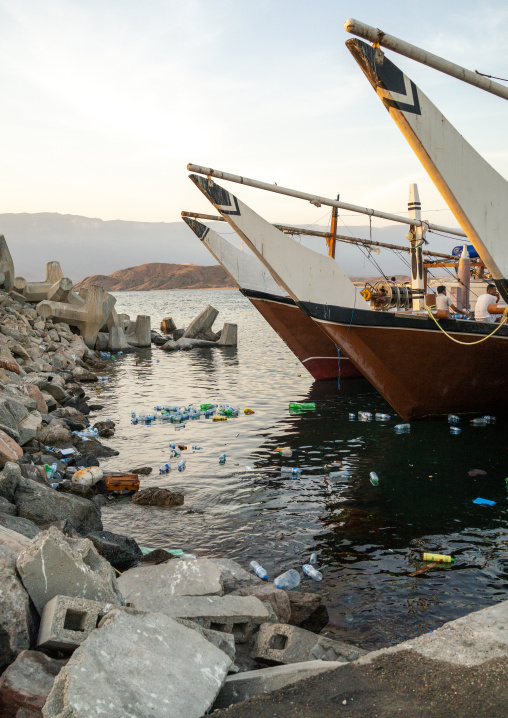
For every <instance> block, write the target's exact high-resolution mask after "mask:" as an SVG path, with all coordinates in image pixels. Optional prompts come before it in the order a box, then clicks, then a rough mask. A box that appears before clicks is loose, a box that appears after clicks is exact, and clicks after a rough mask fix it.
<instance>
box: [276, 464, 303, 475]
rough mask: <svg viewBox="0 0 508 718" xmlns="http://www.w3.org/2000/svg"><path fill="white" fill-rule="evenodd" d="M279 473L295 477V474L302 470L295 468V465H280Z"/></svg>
mask: <svg viewBox="0 0 508 718" xmlns="http://www.w3.org/2000/svg"><path fill="white" fill-rule="evenodd" d="M280 473H281V475H282V476H292V477H296V476H301V474H302V470H301V469H297V468H296V466H282V467H281V470H280Z"/></svg>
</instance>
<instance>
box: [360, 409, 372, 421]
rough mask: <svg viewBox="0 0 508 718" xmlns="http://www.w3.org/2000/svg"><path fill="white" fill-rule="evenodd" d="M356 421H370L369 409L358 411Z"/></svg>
mask: <svg viewBox="0 0 508 718" xmlns="http://www.w3.org/2000/svg"><path fill="white" fill-rule="evenodd" d="M358 421H372V414H371V413H370V411H359V412H358Z"/></svg>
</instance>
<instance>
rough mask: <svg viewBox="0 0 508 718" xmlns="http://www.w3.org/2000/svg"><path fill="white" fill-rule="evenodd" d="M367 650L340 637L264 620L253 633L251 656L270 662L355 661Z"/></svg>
mask: <svg viewBox="0 0 508 718" xmlns="http://www.w3.org/2000/svg"><path fill="white" fill-rule="evenodd" d="M366 653H367V651H364V650H363V649H361V648H356V646H350V645H349V644H347V643H343V642H342V641H334V640H332V639H331V638H325V637H324V636H317V635H316V634H315V633H312V632H311V631H306V630H305V629H303V628H298V627H297V626H290V625H288V624H284V623H265V624H263V625H262V626H260V628H259V631H258V633H257V635H256V644H255V646H254V651H253V656H254V657H255V658H257V659H260V660H261V661H265V662H267V663H271V664H277V663H301V662H302V661H313V660H319V661H339V662H342V663H347V662H349V661H356V660H357V659H358V658H360V656H363V655H365V654H366Z"/></svg>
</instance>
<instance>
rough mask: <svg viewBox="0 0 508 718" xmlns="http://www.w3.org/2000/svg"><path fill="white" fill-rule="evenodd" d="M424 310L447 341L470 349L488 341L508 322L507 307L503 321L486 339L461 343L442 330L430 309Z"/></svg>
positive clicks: (427, 307) (426, 307)
mask: <svg viewBox="0 0 508 718" xmlns="http://www.w3.org/2000/svg"><path fill="white" fill-rule="evenodd" d="M425 309H426V310H427V314H428V315H429V317H430V318H431V319H433V320H434V321H435V322H436V324H437V326H438V327H439V328H440V329H441V331H442V332H443V334H446V336H447V337H448V339H451V340H452V342H455V343H456V344H462V345H463V346H466V347H472V346H474V345H475V344H481V343H482V342H484V341H486V340H487V339H490V337H492V336H494V334H495V333H496V332H498V331H499V330H500V329H501V327H502V326H503V324H505V323H506V321H507V320H508V307H507V308H506V309H505V310H504V312H503V314H504V317H503V320H502V321H501V322H499V324H498V325H497V327H496V328H495V329H494V331H493V332H491V333H490V334H488V335H487V336H486V337H482V338H481V339H478V341H476V342H461V341H460V340H459V339H455V337H452V336H451V334H449V333H448V332H447V331H446V330H445V329H443V327H442V326H441V324H440V323H439V322H438V320H437V319H436V317H435V316H434V315H433V314H432V309H431V307H429V306H425Z"/></svg>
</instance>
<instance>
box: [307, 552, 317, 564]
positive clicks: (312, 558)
mask: <svg viewBox="0 0 508 718" xmlns="http://www.w3.org/2000/svg"><path fill="white" fill-rule="evenodd" d="M309 563H311V564H312V565H313V566H314V564H315V563H317V553H316V552H315V551H314V552H313V553H311V555H310V559H309Z"/></svg>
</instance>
